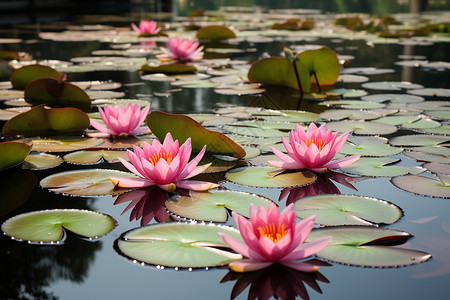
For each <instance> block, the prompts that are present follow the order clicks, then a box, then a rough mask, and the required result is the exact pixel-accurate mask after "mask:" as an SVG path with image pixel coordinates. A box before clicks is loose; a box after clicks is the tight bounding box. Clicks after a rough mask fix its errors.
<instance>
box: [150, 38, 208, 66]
mask: <svg viewBox="0 0 450 300" xmlns="http://www.w3.org/2000/svg"><path fill="white" fill-rule="evenodd" d="M198 45H199V43H198V42H194V41H191V40H184V39H180V38H170V39H169V41H168V42H167V44H166V46H167V48H163V47H161V51H162V52H163V54H160V55H157V56H156V57H157V58H158V59H159V60H162V61H165V60H181V61H191V60H199V59H202V58H203V52H202V50H203V46H200V47H198Z"/></svg>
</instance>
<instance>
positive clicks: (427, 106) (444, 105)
mask: <svg viewBox="0 0 450 300" xmlns="http://www.w3.org/2000/svg"><path fill="white" fill-rule="evenodd" d="M407 108H412V109H420V110H440V111H450V101H430V100H427V101H424V102H417V103H409V104H408V105H407Z"/></svg>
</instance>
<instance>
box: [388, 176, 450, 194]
mask: <svg viewBox="0 0 450 300" xmlns="http://www.w3.org/2000/svg"><path fill="white" fill-rule="evenodd" d="M438 177H439V180H437V179H433V178H429V177H423V176H417V175H404V176H398V177H394V178H392V179H391V182H392V184H393V185H395V186H396V187H398V188H399V189H402V190H404V191H407V192H410V193H413V194H419V195H424V196H431V197H439V198H450V176H449V175H445V174H439V175H438Z"/></svg>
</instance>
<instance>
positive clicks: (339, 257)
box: [307, 226, 431, 268]
mask: <svg viewBox="0 0 450 300" xmlns="http://www.w3.org/2000/svg"><path fill="white" fill-rule="evenodd" d="M324 236H332V237H333V239H332V240H331V242H330V243H329V244H328V246H326V247H325V248H324V249H323V250H321V251H319V252H318V253H316V256H317V257H320V258H324V259H327V260H330V261H334V262H338V263H342V264H347V265H353V266H362V267H380V268H384V267H399V266H407V265H413V264H417V263H421V262H424V261H427V260H428V259H430V257H431V254H429V253H426V252H422V251H417V250H411V249H406V248H399V247H393V246H390V245H398V244H401V243H404V242H405V241H406V240H407V239H409V238H410V237H411V235H410V234H409V233H406V232H402V231H397V230H393V229H385V228H377V227H369V226H339V227H331V228H327V227H325V228H320V229H315V230H313V231H312V232H311V234H310V235H309V236H308V238H307V241H312V240H315V239H318V238H321V237H324Z"/></svg>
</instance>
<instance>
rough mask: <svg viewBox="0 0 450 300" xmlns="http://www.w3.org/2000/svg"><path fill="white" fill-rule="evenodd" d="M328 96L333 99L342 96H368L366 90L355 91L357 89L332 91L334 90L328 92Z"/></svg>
mask: <svg viewBox="0 0 450 300" xmlns="http://www.w3.org/2000/svg"><path fill="white" fill-rule="evenodd" d="M325 93H326V95H327V96H331V97H338V96H342V97H344V98H357V97H362V96H365V95H367V92H366V91H365V90H355V89H345V88H340V89H332V90H326V92H325Z"/></svg>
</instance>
